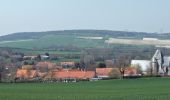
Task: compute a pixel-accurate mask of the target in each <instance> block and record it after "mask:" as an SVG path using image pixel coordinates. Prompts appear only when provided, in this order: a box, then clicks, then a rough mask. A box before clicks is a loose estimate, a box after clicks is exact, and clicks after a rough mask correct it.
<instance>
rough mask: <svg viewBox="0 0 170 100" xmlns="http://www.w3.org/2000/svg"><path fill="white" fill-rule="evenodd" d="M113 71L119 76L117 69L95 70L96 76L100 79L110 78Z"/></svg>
mask: <svg viewBox="0 0 170 100" xmlns="http://www.w3.org/2000/svg"><path fill="white" fill-rule="evenodd" d="M113 70H114V71H116V74H117V73H118V74H120V71H119V69H118V68H96V76H97V77H98V78H102V79H105V78H111V76H112V75H111V74H112V71H113Z"/></svg>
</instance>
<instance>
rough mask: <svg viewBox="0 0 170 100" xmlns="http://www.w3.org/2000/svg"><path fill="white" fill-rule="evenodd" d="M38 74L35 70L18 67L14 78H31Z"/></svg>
mask: <svg viewBox="0 0 170 100" xmlns="http://www.w3.org/2000/svg"><path fill="white" fill-rule="evenodd" d="M37 76H38V73H37V71H36V70H26V69H18V70H17V72H16V75H15V79H16V80H32V79H34V78H36V77H37Z"/></svg>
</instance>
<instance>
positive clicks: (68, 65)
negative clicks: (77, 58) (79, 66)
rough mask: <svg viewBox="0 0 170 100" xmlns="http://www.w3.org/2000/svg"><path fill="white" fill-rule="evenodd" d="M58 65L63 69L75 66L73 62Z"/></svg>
mask: <svg viewBox="0 0 170 100" xmlns="http://www.w3.org/2000/svg"><path fill="white" fill-rule="evenodd" d="M60 65H61V66H62V67H63V68H69V67H73V66H75V62H60Z"/></svg>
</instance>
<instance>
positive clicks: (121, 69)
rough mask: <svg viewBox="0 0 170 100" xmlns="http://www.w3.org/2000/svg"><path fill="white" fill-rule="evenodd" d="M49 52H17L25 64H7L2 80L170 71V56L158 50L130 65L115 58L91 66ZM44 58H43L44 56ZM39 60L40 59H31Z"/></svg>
mask: <svg viewBox="0 0 170 100" xmlns="http://www.w3.org/2000/svg"><path fill="white" fill-rule="evenodd" d="M49 57H50V56H49V54H44V55H38V56H23V57H22V56H16V55H15V58H17V59H19V60H20V61H21V62H22V64H21V65H18V66H19V67H16V65H13V64H7V65H5V67H4V68H3V71H1V74H0V79H1V82H78V81H97V80H106V79H107V80H109V79H123V78H140V77H156V76H162V77H165V76H168V75H170V70H169V68H170V57H168V56H164V55H163V54H162V52H161V50H156V52H155V54H154V55H153V57H152V58H151V59H149V60H133V59H132V60H131V61H130V65H127V64H126V61H125V60H124V59H126V58H122V59H120V61H119V63H120V64H119V66H115V64H114V60H105V63H100V64H99V65H98V67H94V68H90V69H89V68H88V66H87V65H86V64H84V63H77V62H74V61H62V62H59V63H58V64H57V63H54V62H51V61H49V60H46V59H49ZM40 59H41V60H40ZM34 60H37V62H36V63H34V62H31V63H30V62H29V61H34Z"/></svg>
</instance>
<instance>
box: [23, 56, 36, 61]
mask: <svg viewBox="0 0 170 100" xmlns="http://www.w3.org/2000/svg"><path fill="white" fill-rule="evenodd" d="M23 59H24V60H36V59H37V56H24V57H23Z"/></svg>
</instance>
